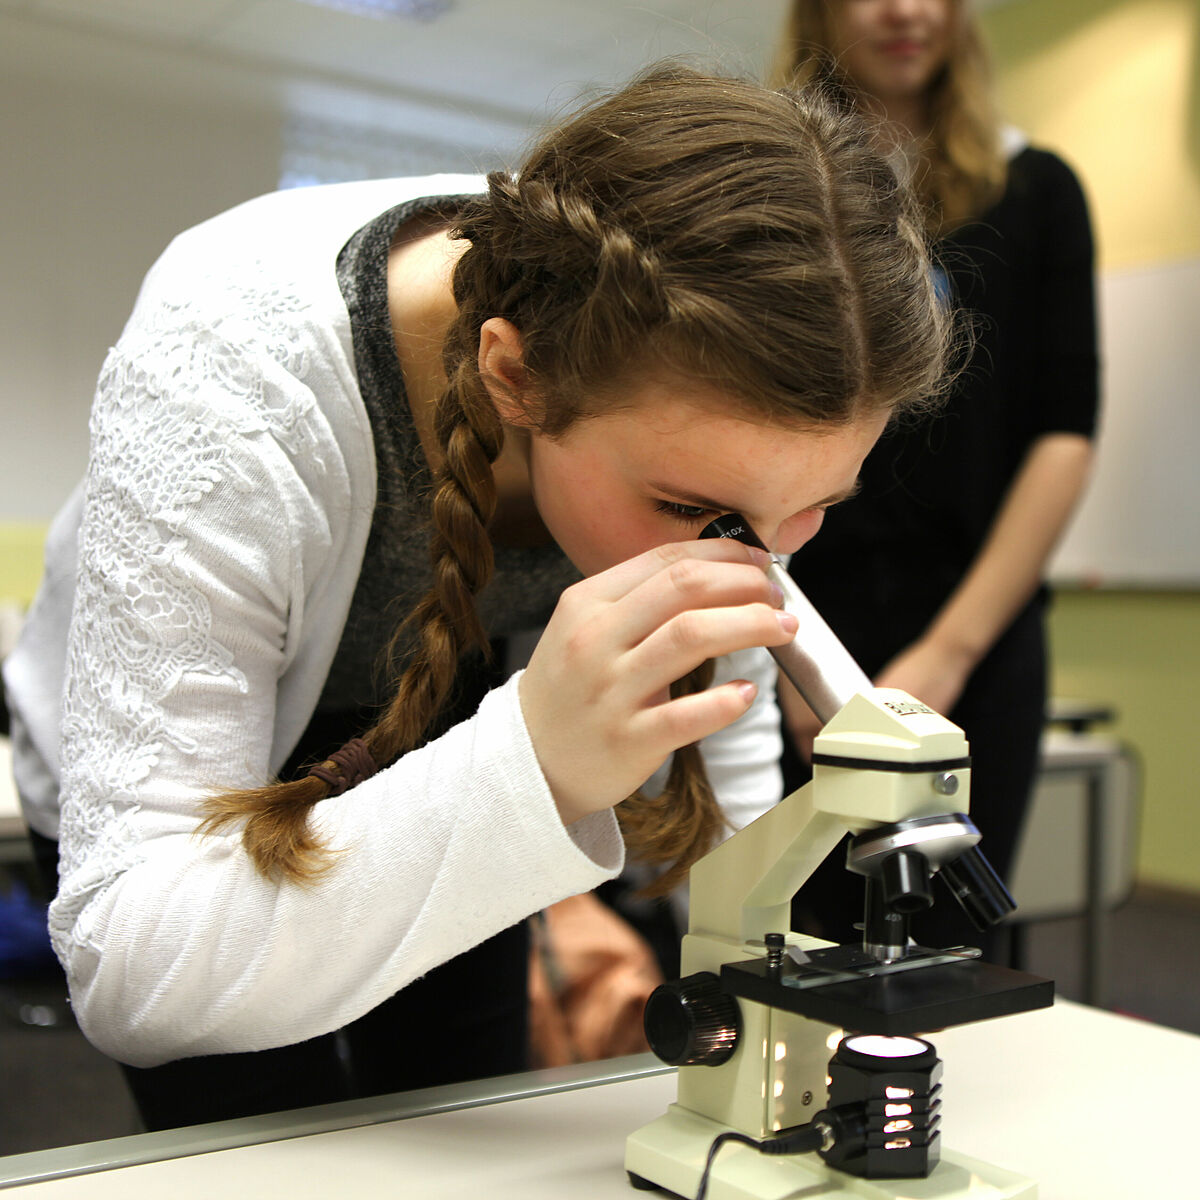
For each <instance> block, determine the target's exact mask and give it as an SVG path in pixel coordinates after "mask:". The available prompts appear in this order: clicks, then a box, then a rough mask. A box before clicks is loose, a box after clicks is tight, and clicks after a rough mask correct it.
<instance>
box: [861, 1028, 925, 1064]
mask: <svg viewBox="0 0 1200 1200" xmlns="http://www.w3.org/2000/svg"><path fill="white" fill-rule="evenodd" d="M843 1045H845V1047H846V1048H847V1049H848V1050H853V1051H854V1052H855V1053H856V1054H866V1055H869V1056H870V1057H871V1058H914V1057H916V1056H917V1055H918V1054H924V1053H925V1052H926V1051H927V1050H928V1049H929V1043H928V1042H922V1041H919V1040H918V1039H917V1038H911V1037H886V1036H884V1035H883V1034H881V1033H863V1034H859V1035H858V1036H857V1037H848V1038H846V1040H845V1042H844V1043H843Z"/></svg>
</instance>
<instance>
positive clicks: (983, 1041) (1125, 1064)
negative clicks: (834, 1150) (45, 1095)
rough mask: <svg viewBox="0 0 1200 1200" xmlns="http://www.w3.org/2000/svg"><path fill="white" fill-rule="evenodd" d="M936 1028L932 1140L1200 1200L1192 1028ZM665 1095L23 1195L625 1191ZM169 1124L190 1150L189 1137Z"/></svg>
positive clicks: (1072, 1015) (1127, 1189)
mask: <svg viewBox="0 0 1200 1200" xmlns="http://www.w3.org/2000/svg"><path fill="white" fill-rule="evenodd" d="M933 1040H934V1042H935V1044H936V1046H937V1048H938V1051H939V1053H940V1054H941V1057H942V1059H943V1061H944V1063H945V1074H944V1077H943V1087H944V1099H945V1107H944V1116H943V1131H944V1144H945V1145H946V1146H948V1147H951V1148H953V1149H955V1150H957V1151H960V1152H962V1153H965V1154H968V1155H971V1156H972V1157H975V1158H981V1159H985V1160H987V1161H990V1162H992V1163H995V1164H997V1165H999V1166H1002V1167H1006V1168H1008V1169H1010V1170H1013V1171H1017V1172H1019V1173H1021V1174H1023V1175H1027V1176H1030V1177H1032V1178H1033V1179H1035V1180H1037V1181H1038V1183H1039V1193H1038V1195H1039V1200H1154V1198H1157V1197H1189V1196H1197V1195H1200V1185H1197V1183H1196V1179H1195V1175H1194V1172H1193V1171H1192V1170H1191V1169H1190V1168H1189V1165H1188V1164H1189V1161H1190V1159H1191V1153H1190V1152H1191V1148H1192V1146H1193V1144H1194V1138H1195V1135H1194V1132H1193V1122H1194V1109H1195V1100H1194V1097H1195V1091H1196V1088H1197V1086H1198V1081H1200V1038H1198V1037H1194V1036H1192V1035H1190V1034H1184V1033H1177V1032H1175V1031H1172V1030H1167V1029H1163V1028H1161V1027H1159V1026H1154V1025H1150V1024H1146V1023H1143V1022H1139V1021H1134V1020H1131V1019H1128V1018H1125V1017H1117V1016H1113V1015H1111V1014H1108V1013H1103V1012H1100V1011H1098V1010H1095V1009H1089V1008H1084V1007H1082V1006H1080V1005H1075V1004H1068V1003H1061V1004H1058V1005H1056V1006H1055V1007H1054V1008H1053V1009H1048V1010H1043V1011H1041V1012H1037V1013H1028V1014H1025V1015H1022V1016H1018V1017H1009V1018H1004V1019H1001V1020H994V1021H986V1022H983V1023H981V1024H978V1025H972V1026H967V1027H964V1028H960V1029H955V1030H950V1031H947V1032H945V1033H941V1034H939V1035H937V1036H936V1037H935V1038H934V1039H933ZM622 1061H623V1062H624V1063H626V1064H628V1063H629V1062H630V1060H628V1059H626V1060H622ZM647 1061H648V1062H649V1061H652V1060H647ZM518 1078H519V1077H518ZM674 1093H675V1089H674V1077H673V1075H672V1074H669V1073H668V1074H659V1075H648V1076H643V1077H639V1078H633V1079H625V1080H624V1081H620V1082H614V1083H606V1084H603V1085H601V1086H594V1087H587V1088H582V1089H576V1090H571V1091H564V1092H556V1093H553V1094H548V1095H547V1094H543V1095H536V1096H532V1097H528V1098H523V1099H515V1100H511V1101H508V1102H505V1103H492V1104H486V1105H483V1106H478V1107H470V1108H462V1109H457V1110H455V1111H449V1112H438V1113H434V1114H432V1115H425V1116H419V1117H416V1118H413V1119H408V1120H398V1121H389V1122H386V1123H382V1124H373V1125H365V1126H360V1127H357V1128H349V1129H338V1130H336V1131H333V1132H327V1133H319V1134H312V1135H309V1136H302V1137H292V1138H289V1139H288V1140H276V1141H269V1142H264V1143H261V1144H256V1145H247V1146H241V1147H239V1148H236V1149H228V1150H220V1151H216V1152H210V1153H203V1154H191V1155H190V1156H189V1157H184V1158H174V1159H168V1160H166V1161H160V1162H150V1163H146V1164H144V1165H138V1166H131V1167H125V1168H122V1169H118V1170H108V1171H101V1172H98V1173H91V1174H82V1175H76V1176H72V1177H68V1178H61V1179H51V1180H48V1181H45V1182H38V1183H31V1184H26V1185H25V1186H24V1187H22V1188H20V1189H19V1190H20V1194H21V1195H22V1197H25V1196H28V1197H29V1200H60V1198H62V1200H107V1198H109V1197H111V1198H113V1200H117V1198H119V1200H141V1198H143V1197H144V1198H146V1200H150V1198H153V1200H160V1198H161V1197H163V1196H169V1197H172V1200H212V1198H213V1197H225V1196H229V1197H239V1196H264V1197H273V1196H287V1197H289V1200H310V1198H311V1200H318V1198H319V1200H327V1198H328V1197H333V1196H338V1197H342V1196H347V1197H356V1198H357V1197H361V1198H363V1200H370V1198H372V1197H388V1198H389V1200H391V1198H393V1197H397V1196H405V1197H420V1198H421V1200H440V1198H442V1197H445V1198H446V1200H450V1198H451V1197H453V1198H454V1200H463V1198H464V1197H465V1198H468V1200H471V1198H473V1197H478V1198H479V1200H484V1198H486V1200H551V1198H553V1200H563V1198H564V1197H581V1198H583V1197H586V1198H587V1200H610V1198H611V1200H630V1197H631V1196H634V1195H637V1194H638V1193H635V1192H632V1191H631V1190H630V1188H629V1185H628V1183H627V1181H626V1178H625V1172H624V1169H623V1166H622V1159H623V1153H624V1143H625V1137H626V1135H627V1134H628V1133H630V1132H631V1131H632V1130H634V1129H636V1128H638V1127H640V1126H641V1125H643V1124H645V1123H646V1122H648V1121H650V1120H652V1119H654V1118H655V1117H657V1116H659V1115H660V1114H661V1112H662V1111H663V1109H664V1108H665V1106H666V1105H667V1104H668V1103H669V1102H670V1101H671V1100H673V1099H674ZM213 1128H216V1127H213ZM147 1136H148V1137H149V1138H160V1139H161V1138H163V1137H165V1136H168V1135H147ZM174 1136H177V1137H178V1138H179V1150H181V1151H182V1152H184V1153H187V1152H188V1151H189V1150H190V1149H193V1148H194V1146H195V1144H196V1142H195V1138H194V1136H191V1135H188V1134H184V1135H174ZM268 1136H283V1135H282V1134H281V1133H278V1132H277V1133H275V1134H272V1135H268ZM125 1140H126V1141H128V1142H131V1143H134V1142H137V1141H138V1139H125ZM160 1144H161V1143H160ZM110 1145H115V1143H110ZM53 1153H54V1152H47V1154H49V1155H52V1154H53ZM34 1157H35V1156H25V1158H27V1159H32V1158H34ZM10 1161H11V1160H10ZM3 1163H4V1160H0V1167H2V1166H3ZM0 1178H2V1176H0Z"/></svg>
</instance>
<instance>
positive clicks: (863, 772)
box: [625, 514, 1054, 1200]
mask: <svg viewBox="0 0 1200 1200" xmlns="http://www.w3.org/2000/svg"><path fill="white" fill-rule="evenodd" d="M701 536H704V537H735V538H738V539H739V540H741V541H746V542H749V543H750V544H753V545H759V546H761V542H759V540H758V538H757V537H756V536H755V534H754V533H753V531H752V530H751V529H750V527H749V525H748V524H747V523H746V521H745V520H744V519H743V518H741V517H740V516H738V515H737V514H730V515H727V516H724V517H720V518H718V519H717V520H716V521H714V522H712V523H711V524H710V525H709V526H707V527H706V529H705V530H704V533H703V534H702V535H701ZM768 575H769V576H770V577H771V579H772V581H773V582H774V583H775V584H776V585H777V586H779V587H780V588H781V589H782V590H783V593H784V597H785V607H786V608H787V609H788V611H790V612H792V613H794V614H795V615H796V616H797V618H798V619H799V622H800V625H799V629H798V631H797V633H796V636H795V638H794V639H793V641H792V643H791V644H789V645H788V646H785V647H782V648H780V649H779V650H773V651H772V654H774V656H775V658H776V660H777V662H778V664H779V666H780V669H781V670H782V671H783V672H784V674H785V675H786V676H787V677H788V678H789V679H790V680H791V682H792V683H793V684H794V685H795V686H796V688H797V689H798V690H799V692H800V694H801V695H802V696H803V697H804V698H805V700H806V701H807V702H808V704H809V706H810V707H811V708H812V710H813V712H814V713H815V714H816V715H817V717H818V718H819V719H820V720H821V721H822V722H823V727H822V730H821V733H820V734H819V735H818V737H817V739H816V741H815V743H814V749H813V779H812V782H811V783H809V784H807V785H805V786H804V787H803V788H801V789H800V790H799V791H797V792H794V793H793V794H792V795H790V796H788V797H786V798H785V799H784V800H783V801H782V802H781V803H780V804H778V805H777V806H776V807H775V808H773V809H771V810H770V811H769V812H767V813H765V814H764V815H763V816H761V817H759V818H758V820H756V821H754V822H752V823H751V824H750V825H748V826H746V828H744V829H742V830H740V831H739V832H737V833H735V834H733V835H732V836H731V837H730V838H729V839H728V840H727V841H725V842H723V843H722V844H721V845H720V846H718V847H717V848H716V849H715V850H713V851H712V852H711V853H709V854H708V855H707V856H706V857H704V858H703V859H701V860H700V861H699V862H698V863H697V864H696V865H695V866H694V867H693V868H692V871H691V881H690V889H689V891H690V902H689V922H688V932H687V934H686V936H685V937H684V939H683V945H682V951H681V955H682V957H681V961H682V975H683V978H681V979H679V980H677V981H673V982H670V983H666V984H664V985H662V986H661V987H659V988H658V989H657V990H656V991H655V992H654V993H653V994H652V995H651V997H650V999H649V1001H648V1002H647V1005H646V1012H645V1026H646V1033H647V1037H648V1039H649V1042H650V1046H651V1049H652V1050H654V1052H655V1053H656V1054H657V1055H658V1057H659V1058H661V1059H662V1060H663V1061H665V1062H668V1063H670V1064H672V1065H675V1066H678V1067H679V1075H678V1093H677V1100H676V1103H674V1104H672V1105H671V1106H670V1107H669V1108H668V1110H667V1112H666V1113H665V1114H664V1115H663V1116H662V1117H659V1118H658V1119H657V1120H655V1121H653V1122H651V1123H650V1124H649V1125H646V1126H644V1127H643V1128H642V1129H639V1130H638V1131H637V1132H636V1133H634V1134H632V1135H631V1136H630V1137H629V1139H628V1141H627V1143H626V1153H625V1166H626V1169H627V1171H628V1173H629V1178H630V1182H631V1183H632V1184H633V1185H634V1186H635V1187H637V1188H641V1189H662V1190H664V1191H667V1192H672V1193H675V1194H676V1195H679V1196H683V1197H687V1198H688V1200H787V1198H791V1200H799V1198H801V1197H803V1198H805V1200H808V1198H814V1200H815V1198H816V1197H818V1196H819V1197H823V1198H824V1197H837V1196H846V1197H850V1196H853V1197H858V1198H860V1200H861V1198H863V1197H873V1198H877V1200H901V1198H909V1200H935V1198H936V1200H958V1198H960V1197H961V1198H965V1197H970V1198H971V1200H984V1198H988V1200H999V1198H1000V1197H1004V1198H1016V1197H1027V1198H1032V1197H1035V1196H1036V1194H1037V1187H1036V1185H1035V1184H1034V1183H1033V1182H1032V1181H1031V1180H1028V1179H1025V1178H1022V1177H1021V1176H1019V1175H1016V1174H1014V1173H1012V1172H1010V1171H1006V1170H1004V1169H1002V1168H1000V1167H996V1166H992V1165H990V1164H987V1163H983V1162H980V1161H977V1160H975V1159H971V1158H968V1157H966V1156H965V1155H962V1154H959V1153H955V1152H951V1151H947V1150H943V1148H942V1145H941V1132H940V1124H941V1107H942V1096H941V1084H940V1076H941V1063H940V1061H939V1060H938V1058H937V1053H936V1051H935V1050H934V1047H933V1046H932V1044H931V1043H930V1042H929V1041H928V1039H927V1038H926V1037H925V1036H924V1035H925V1034H927V1033H929V1032H931V1031H935V1030H939V1029H945V1028H948V1027H951V1026H955V1025H964V1024H968V1023H970V1022H974V1021H982V1020H986V1019H988V1018H992V1017H1000V1016H1006V1015H1009V1014H1013V1013H1019V1012H1026V1011H1031V1010H1033V1009H1037V1008H1045V1007H1048V1006H1049V1005H1050V1004H1052V1003H1053V998H1054V985H1053V983H1052V982H1051V981H1050V980H1047V979H1041V978H1038V977H1036V976H1032V975H1027V974H1024V973H1023V972H1019V971H1013V970H1009V969H1007V968H1004V967H999V966H995V965H993V964H990V963H985V962H983V961H982V960H981V959H980V957H979V952H978V951H977V950H972V949H970V948H968V947H953V948H950V949H945V950H938V949H929V948H926V947H922V946H917V945H915V944H914V943H913V941H912V939H911V938H910V936H909V921H910V918H911V917H912V916H913V914H915V913H917V912H920V911H921V910H922V909H924V908H927V907H928V906H929V905H930V904H931V903H932V883H933V880H934V877H935V876H937V877H940V878H941V879H942V881H943V882H944V883H946V884H948V885H949V888H950V891H951V893H952V894H953V895H954V897H955V898H956V899H957V900H958V902H959V903H960V904H962V906H963V908H964V909H965V910H966V912H967V915H968V916H969V917H970V918H971V919H972V922H973V923H974V924H975V926H976V927H977V928H978V929H981V930H982V929H984V928H986V927H987V926H988V925H989V924H994V923H995V922H997V921H999V920H1000V919H1002V918H1003V917H1004V916H1006V915H1007V914H1008V913H1009V912H1011V911H1012V910H1013V908H1015V904H1014V902H1013V901H1012V899H1011V897H1010V896H1009V895H1008V892H1007V890H1006V889H1005V887H1004V885H1003V884H1002V883H1001V882H1000V880H999V878H998V877H997V876H996V874H995V872H994V871H993V870H992V869H991V867H990V865H989V864H988V863H987V860H986V859H985V858H984V857H983V855H982V853H981V852H980V850H979V848H978V843H979V840H980V838H979V832H978V830H977V829H976V828H975V826H974V824H973V823H972V822H971V820H970V817H969V816H968V815H967V809H968V794H969V788H970V757H969V752H968V746H967V742H966V739H965V737H964V735H963V733H962V731H961V730H960V729H959V728H958V727H957V726H956V725H953V724H952V723H951V722H949V721H947V720H946V719H945V718H944V717H942V716H940V715H939V714H937V713H935V712H934V711H933V710H932V709H930V708H929V707H927V706H926V705H924V704H922V703H920V702H919V701H917V700H915V699H913V697H911V696H909V695H908V694H907V693H905V692H902V691H899V690H896V689H891V688H875V687H872V685H871V683H870V681H869V680H868V679H867V677H866V675H865V674H864V673H863V672H862V670H861V669H860V668H859V667H858V665H857V663H855V662H854V660H853V659H852V658H851V656H850V654H849V653H848V652H847V651H846V649H845V648H844V647H843V646H842V645H841V643H840V642H839V641H838V639H837V638H836V636H835V635H834V634H833V631H832V630H831V629H830V628H829V626H828V625H827V624H826V623H825V622H824V620H823V619H822V618H821V617H820V615H819V614H818V613H817V611H816V609H815V608H814V607H813V606H812V605H811V604H810V603H809V601H808V600H807V599H806V598H805V597H804V595H803V594H802V593H801V592H800V590H799V589H798V588H797V587H796V585H795V583H794V582H793V581H792V579H791V578H790V576H789V575H788V574H787V571H786V570H785V569H784V568H783V565H782V564H781V563H779V562H778V561H772V563H771V566H770V567H769V568H768ZM847 831H849V832H850V834H851V835H852V836H851V840H850V843H849V850H848V854H847V864H846V865H847V868H848V869H849V870H851V871H853V872H855V873H856V874H858V875H861V876H862V877H863V879H864V881H865V902H864V920H863V940H862V945H861V946H851V945H845V946H838V945H832V944H830V943H828V942H825V941H822V940H820V939H818V938H813V937H808V936H806V935H802V934H797V933H793V932H790V926H791V901H792V897H793V896H794V895H795V893H796V892H797V891H798V890H799V888H800V886H801V884H803V883H804V881H805V880H806V879H807V878H808V877H809V875H810V874H811V873H812V872H813V870H814V869H815V868H816V866H817V865H818V864H819V863H820V862H821V861H822V859H824V858H825V857H826V856H827V855H828V854H829V853H830V852H831V851H832V850H833V849H834V847H835V846H836V845H837V844H838V842H839V841H840V840H841V839H842V837H843V836H844V834H845V833H846V832H847ZM731 1143H732V1144H731Z"/></svg>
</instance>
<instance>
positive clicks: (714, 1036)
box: [643, 971, 742, 1067]
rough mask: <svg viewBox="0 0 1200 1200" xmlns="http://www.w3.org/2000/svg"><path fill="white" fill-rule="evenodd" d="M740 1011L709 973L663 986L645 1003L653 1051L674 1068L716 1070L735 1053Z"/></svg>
mask: <svg viewBox="0 0 1200 1200" xmlns="http://www.w3.org/2000/svg"><path fill="white" fill-rule="evenodd" d="M741 1016H742V1014H741V1010H740V1009H739V1008H738V1002H737V1000H736V999H734V997H733V996H730V995H729V994H728V993H727V992H723V991H722V990H721V981H720V979H718V977H717V976H716V975H714V974H713V973H712V972H711V971H699V972H697V973H696V974H695V975H689V976H688V977H687V978H686V979H677V980H674V981H672V982H671V983H664V984H661V985H660V986H659V987H657V988H655V989H654V991H653V992H651V993H650V999H649V1000H647V1001H646V1012H645V1016H644V1018H643V1024H644V1026H645V1030H646V1040H647V1041H648V1042H649V1043H650V1049H651V1050H653V1051H654V1053H655V1054H657V1055H658V1057H659V1058H661V1059H662V1060H663V1062H665V1063H670V1064H671V1066H673V1067H682V1066H689V1065H697V1064H701V1063H702V1064H704V1065H705V1066H709V1067H718V1066H720V1065H721V1063H723V1062H725V1061H726V1060H727V1059H728V1058H729V1057H730V1056H731V1055H732V1054H733V1052H734V1050H736V1049H737V1040H738V1034H739V1033H740V1032H741V1023H742V1022H741Z"/></svg>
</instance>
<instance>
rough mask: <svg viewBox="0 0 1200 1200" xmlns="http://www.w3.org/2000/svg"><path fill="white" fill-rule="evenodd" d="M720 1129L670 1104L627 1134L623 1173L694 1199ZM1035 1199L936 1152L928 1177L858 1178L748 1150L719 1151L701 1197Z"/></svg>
mask: <svg viewBox="0 0 1200 1200" xmlns="http://www.w3.org/2000/svg"><path fill="white" fill-rule="evenodd" d="M727 1128H728V1127H727V1126H724V1125H719V1124H718V1123H717V1122H715V1121H710V1120H709V1119H708V1118H707V1117H702V1116H699V1115H698V1114H697V1113H693V1112H690V1111H688V1110H687V1109H685V1108H681V1107H680V1106H679V1105H677V1104H672V1105H671V1106H670V1108H668V1109H667V1112H666V1113H665V1114H664V1115H663V1116H661V1117H659V1118H658V1120H656V1121H651V1122H650V1124H649V1125H645V1126H643V1127H642V1128H641V1129H639V1130H638V1131H637V1132H636V1133H634V1134H632V1135H630V1137H629V1138H628V1140H627V1141H626V1144H625V1168H626V1170H628V1171H629V1173H630V1175H631V1176H637V1177H638V1178H639V1180H642V1181H645V1182H646V1183H649V1184H653V1185H656V1186H657V1187H660V1188H663V1189H664V1190H666V1191H669V1192H674V1193H675V1194H676V1195H678V1196H684V1197H687V1198H688V1200H692V1198H693V1197H694V1196H695V1195H696V1189H697V1188H698V1187H699V1184H700V1176H701V1173H702V1172H703V1170H704V1160H705V1158H706V1157H707V1155H708V1150H709V1147H710V1146H711V1145H712V1142H713V1139H714V1138H715V1137H716V1136H717V1134H719V1133H723V1132H725V1130H726V1129H727ZM801 1196H803V1197H805V1198H806V1200H807V1198H811V1200H817V1198H818V1197H820V1198H821V1200H824V1198H826V1197H839V1196H840V1197H857V1198H858V1200H960V1198H966V1197H970V1200H1017V1198H1018V1197H1021V1198H1024V1200H1035V1198H1036V1196H1037V1184H1036V1183H1034V1182H1033V1181H1032V1180H1030V1179H1026V1178H1024V1177H1023V1176H1021V1175H1017V1174H1014V1173H1013V1172H1012V1171H1006V1170H1004V1169H1003V1168H1001V1167H994V1166H992V1165H991V1164H990V1163H984V1162H980V1161H978V1160H977V1159H973V1158H968V1157H967V1156H966V1155H963V1154H956V1153H954V1152H953V1151H950V1152H947V1151H945V1150H943V1152H942V1156H941V1161H940V1162H939V1163H938V1165H937V1166H936V1167H935V1168H934V1170H933V1173H932V1174H931V1175H930V1176H929V1177H928V1178H927V1179H860V1178H859V1177H857V1176H855V1175H846V1174H844V1173H843V1172H841V1171H836V1170H834V1169H833V1168H832V1167H828V1166H826V1165H825V1163H824V1162H823V1161H822V1160H821V1159H820V1158H819V1157H818V1156H817V1155H816V1154H806V1155H796V1156H793V1157H772V1156H768V1155H765V1154H760V1153H759V1152H758V1151H757V1150H754V1149H752V1148H751V1147H749V1146H743V1145H740V1144H738V1143H732V1144H730V1145H727V1146H724V1147H723V1148H722V1149H721V1151H720V1153H719V1154H718V1156H717V1159H716V1162H715V1163H714V1164H713V1169H712V1172H711V1173H710V1175H709V1180H708V1200H787V1198H788V1197H792V1198H793V1200H798V1198H799V1197H801Z"/></svg>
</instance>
